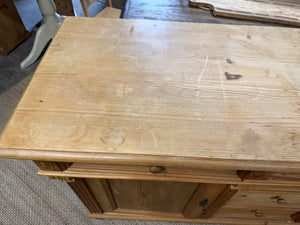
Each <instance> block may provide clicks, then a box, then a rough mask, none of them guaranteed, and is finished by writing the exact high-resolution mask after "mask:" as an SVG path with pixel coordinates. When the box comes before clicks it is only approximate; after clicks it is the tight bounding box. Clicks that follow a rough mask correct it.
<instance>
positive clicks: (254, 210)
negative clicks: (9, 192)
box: [0, 18, 300, 224]
mask: <svg viewBox="0 0 300 225" xmlns="http://www.w3.org/2000/svg"><path fill="white" fill-rule="evenodd" d="M150 28H151V29H150ZM70 30H72V33H71V32H70ZM74 33H76V35H74ZM266 33H267V34H269V35H268V36H265V35H264V34H266ZM298 36H299V33H298V30H297V29H292V28H278V27H254V26H230V25H226V26H222V25H216V24H201V25H200V24H193V23H185V24H179V23H170V22H159V21H134V20H111V19H97V20H93V19H87V18H85V19H81V18H66V20H65V22H64V25H63V27H61V29H60V32H59V33H58V34H57V35H56V38H55V39H54V41H53V42H52V43H51V46H50V48H49V49H48V52H47V54H46V55H45V57H44V59H43V61H42V63H41V64H40V66H39V68H38V70H37V71H36V74H35V76H34V78H33V79H32V81H31V83H30V85H29V88H28V89H27V91H26V92H25V94H24V96H23V98H22V100H21V102H20V103H19V105H18V107H17V108H16V110H15V112H14V113H13V115H12V117H11V120H10V122H9V124H8V125H7V126H6V129H5V130H4V131H3V133H2V135H1V139H0V147H1V149H0V156H1V157H7V158H19V159H31V160H34V161H35V163H36V164H37V165H38V166H39V168H40V170H39V172H38V173H39V174H40V175H44V176H49V177H50V178H60V179H62V180H64V181H66V182H67V183H68V184H69V186H70V187H71V188H72V190H73V191H74V192H75V193H76V194H77V195H78V197H79V198H80V199H81V200H82V202H83V203H84V204H85V205H86V206H87V208H88V209H89V212H90V214H89V216H90V217H94V218H127V219H149V220H170V221H185V222H204V223H206V222H211V223H228V224H233V223H235V224H241V223H251V224H265V223H266V222H272V223H274V224H276V223H277V224H284V223H292V221H295V222H297V221H299V204H300V202H299V185H300V184H299V180H300V179H299V172H300V168H299V165H300V164H299V151H298V149H299V137H298V135H297V134H298V133H299V129H300V128H299V127H300V126H299V124H300V121H299V112H298V111H299V109H298V107H299V96H298V94H297V92H298V90H299V87H300V86H299V85H300V83H299V82H300V80H299V79H298V77H297V76H295V75H296V73H297V70H298V69H297V66H295V65H296V64H297V63H298V60H297V59H298V58H299V57H300V56H299V51H298V49H297V46H298V42H299V40H300V39H299V37H298ZM87 37H89V38H88V40H89V41H86V40H87ZM194 40H196V41H194ZM78 43H81V45H82V49H84V50H82V51H80V55H81V56H82V57H76V54H77V53H78V48H77V47H76V46H77V44H78ZM91 43H97V47H95V46H92V45H91ZM107 43H114V44H115V45H114V46H118V47H117V48H111V46H109V45H108V44H107ZM62 46H63V47H62ZM274 46H277V47H276V48H274ZM295 46H296V47H295ZM98 48H99V49H101V52H99V51H98ZM262 49H263V51H262ZM265 52H267V53H268V54H265ZM66 56H68V57H66ZM253 56H255V57H253ZM91 57H92V58H93V61H91V60H90V58H91ZM85 59H86V60H85ZM111 59H115V61H117V62H118V66H117V67H116V66H115V61H113V60H111ZM58 62H59V63H60V65H63V66H57V65H58ZM87 68H89V69H88V70H87ZM49 74H50V75H49ZM82 74H84V76H82ZM71 75H72V76H71ZM41 86H43V88H42V89H41V88H40V87H41ZM57 96H60V97H59V98H57Z"/></svg>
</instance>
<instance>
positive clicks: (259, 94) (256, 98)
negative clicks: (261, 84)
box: [252, 91, 263, 101]
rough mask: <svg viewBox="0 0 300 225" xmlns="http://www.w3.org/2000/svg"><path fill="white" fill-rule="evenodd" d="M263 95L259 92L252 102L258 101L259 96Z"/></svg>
mask: <svg viewBox="0 0 300 225" xmlns="http://www.w3.org/2000/svg"><path fill="white" fill-rule="evenodd" d="M262 93H263V91H260V92H259V93H258V94H257V95H256V97H255V98H253V99H252V100H255V101H256V100H258V99H259V98H260V96H261V94H262Z"/></svg>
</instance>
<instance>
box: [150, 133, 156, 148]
mask: <svg viewBox="0 0 300 225" xmlns="http://www.w3.org/2000/svg"><path fill="white" fill-rule="evenodd" d="M151 135H152V138H153V143H154V147H155V148H156V147H157V140H156V137H155V134H154V132H153V130H151Z"/></svg>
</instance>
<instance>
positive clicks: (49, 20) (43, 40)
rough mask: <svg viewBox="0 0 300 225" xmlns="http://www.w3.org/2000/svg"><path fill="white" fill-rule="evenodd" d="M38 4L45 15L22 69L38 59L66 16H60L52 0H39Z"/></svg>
mask: <svg viewBox="0 0 300 225" xmlns="http://www.w3.org/2000/svg"><path fill="white" fill-rule="evenodd" d="M38 4H39V8H40V10H41V13H42V15H43V20H42V25H41V26H40V28H39V29H38V31H37V33H36V37H35V40H34V44H33V47H32V49H31V52H30V54H29V55H28V56H27V57H26V59H24V60H23V62H22V63H21V65H20V66H21V68H22V69H24V68H26V67H28V66H30V65H31V64H33V63H34V62H35V61H36V60H37V59H38V57H39V56H40V54H41V52H42V51H43V50H44V48H45V47H46V45H47V43H48V42H49V41H50V40H51V39H52V38H53V37H54V35H55V34H56V32H57V30H58V28H59V27H60V25H61V22H62V20H63V18H64V16H60V15H58V14H57V13H56V7H55V4H54V3H53V2H52V0H38Z"/></svg>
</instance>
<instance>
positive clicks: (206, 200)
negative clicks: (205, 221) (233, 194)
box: [199, 198, 208, 215]
mask: <svg viewBox="0 0 300 225" xmlns="http://www.w3.org/2000/svg"><path fill="white" fill-rule="evenodd" d="M207 204H208V199H207V198H206V199H203V200H202V201H201V202H200V203H199V205H200V206H202V207H203V209H202V215H205V214H206V213H207V210H206V208H205V206H206V205H207Z"/></svg>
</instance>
